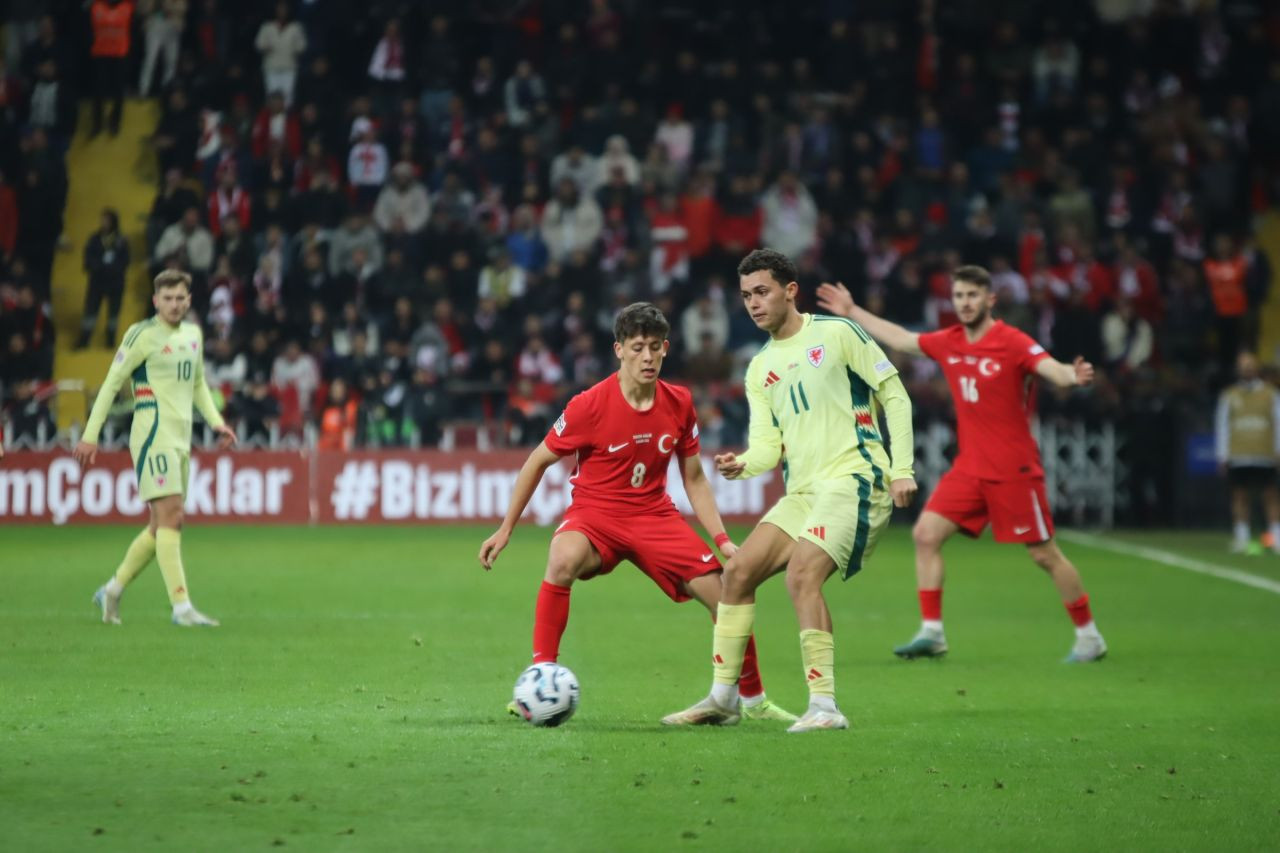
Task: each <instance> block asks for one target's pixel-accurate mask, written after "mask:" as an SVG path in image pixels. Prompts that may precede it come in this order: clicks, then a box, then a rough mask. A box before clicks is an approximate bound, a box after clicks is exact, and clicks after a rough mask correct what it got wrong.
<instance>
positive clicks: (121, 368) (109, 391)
mask: <svg viewBox="0 0 1280 853" xmlns="http://www.w3.org/2000/svg"><path fill="white" fill-rule="evenodd" d="M140 327H141V328H140ZM150 354H151V336H150V335H148V334H147V330H146V328H145V327H142V324H141V323H135V324H134V325H133V326H130V327H129V330H128V331H127V332H125V334H124V340H123V342H122V343H121V344H120V349H118V350H116V355H115V358H113V359H112V360H111V368H110V369H109V370H108V371H107V378H106V379H104V380H103V381H102V387H101V388H99V389H98V396H97V398H95V399H94V401H93V409H92V410H90V412H89V420H88V422H87V423H86V424H85V425H84V435H83V436H81V441H86V442H88V443H89V444H97V443H98V434H99V433H100V432H102V425H103V424H104V423H105V422H106V420H107V415H108V414H109V413H110V411H111V404H112V403H114V402H115V400H116V395H117V394H119V393H120V386H122V385H123V384H124V383H125V380H127V379H128V378H129V376H130V375H131V374H132V373H133V371H135V370H137V369H138V366H139V365H140V364H142V363H143V362H145V361H146V360H147V356H149V355H150Z"/></svg>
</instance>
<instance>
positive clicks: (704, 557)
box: [702, 554, 715, 563]
mask: <svg viewBox="0 0 1280 853" xmlns="http://www.w3.org/2000/svg"><path fill="white" fill-rule="evenodd" d="M714 556H715V555H714V554H703V555H702V562H704V563H710V562H711V558H712V557H714Z"/></svg>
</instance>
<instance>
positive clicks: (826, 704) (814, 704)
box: [809, 696, 840, 714]
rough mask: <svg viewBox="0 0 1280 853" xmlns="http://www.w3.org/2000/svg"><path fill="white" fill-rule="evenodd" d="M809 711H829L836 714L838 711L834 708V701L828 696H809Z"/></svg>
mask: <svg viewBox="0 0 1280 853" xmlns="http://www.w3.org/2000/svg"><path fill="white" fill-rule="evenodd" d="M809 710H811V711H830V712H831V713H833V714H834V713H836V712H837V711H839V710H840V709H839V708H837V707H836V700H835V699H833V698H832V697H830V696H810V697H809Z"/></svg>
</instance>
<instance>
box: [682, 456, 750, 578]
mask: <svg viewBox="0 0 1280 853" xmlns="http://www.w3.org/2000/svg"><path fill="white" fill-rule="evenodd" d="M680 478H681V479H682V480H684V491H685V494H687V495H688V496H689V504H690V505H691V506H692V507H693V513H694V515H696V516H698V523H699V524H701V525H702V529H703V530H705V531H707V534H708V535H709V536H711V538H712V539H714V540H715V543H716V547H717V548H719V549H720V553H721V554H723V555H724V556H725V557H732V556H733V553H734V552H735V551H737V550H738V546H736V545H734V544H733V542H731V541H729V534H727V533H726V532H725V530H724V520H723V519H721V518H720V507H718V506H716V495H715V491H714V490H713V489H712V488H711V481H710V480H708V479H707V475H706V472H705V471H703V470H702V457H701V456H699V455H698V454H697V453H695V454H693V455H692V456H686V457H685V458H684V459H683V460H682V461H681V463H680Z"/></svg>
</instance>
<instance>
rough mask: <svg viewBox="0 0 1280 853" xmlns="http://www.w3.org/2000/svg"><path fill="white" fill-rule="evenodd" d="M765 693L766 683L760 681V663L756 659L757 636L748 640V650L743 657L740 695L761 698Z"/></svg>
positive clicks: (739, 683)
mask: <svg viewBox="0 0 1280 853" xmlns="http://www.w3.org/2000/svg"><path fill="white" fill-rule="evenodd" d="M762 693H764V682H763V681H761V680H760V661H759V660H758V659H757V658H756V635H755V634H752V635H751V638H750V639H749V640H747V650H746V652H745V653H744V654H743V655H742V675H740V676H739V677H738V695H739V696H744V697H750V696H759V695H760V694H762Z"/></svg>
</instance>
